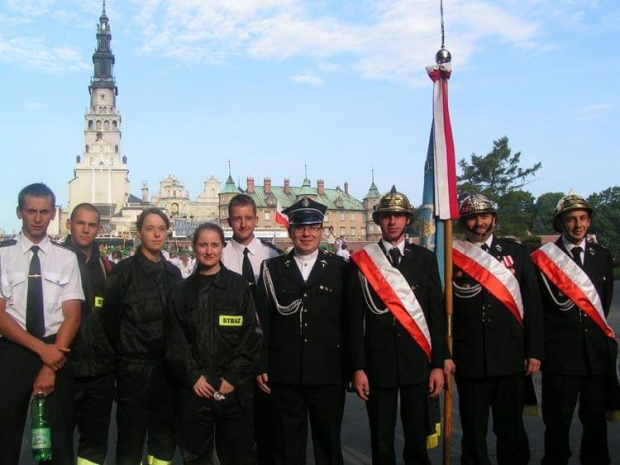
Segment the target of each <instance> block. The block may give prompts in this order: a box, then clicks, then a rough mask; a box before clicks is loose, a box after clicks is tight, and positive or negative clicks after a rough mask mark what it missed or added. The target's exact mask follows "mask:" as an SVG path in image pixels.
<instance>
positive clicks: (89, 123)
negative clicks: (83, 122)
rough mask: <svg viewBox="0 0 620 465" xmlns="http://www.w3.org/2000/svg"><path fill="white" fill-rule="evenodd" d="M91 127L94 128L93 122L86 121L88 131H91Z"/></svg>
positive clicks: (90, 120)
mask: <svg viewBox="0 0 620 465" xmlns="http://www.w3.org/2000/svg"><path fill="white" fill-rule="evenodd" d="M93 127H94V123H93V120H92V119H89V120H88V129H90V130H92V129H93Z"/></svg>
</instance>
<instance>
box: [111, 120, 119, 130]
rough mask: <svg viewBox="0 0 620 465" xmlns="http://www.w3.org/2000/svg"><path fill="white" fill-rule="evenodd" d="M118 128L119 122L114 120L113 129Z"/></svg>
mask: <svg viewBox="0 0 620 465" xmlns="http://www.w3.org/2000/svg"><path fill="white" fill-rule="evenodd" d="M116 128H118V123H117V122H116V121H112V129H116Z"/></svg>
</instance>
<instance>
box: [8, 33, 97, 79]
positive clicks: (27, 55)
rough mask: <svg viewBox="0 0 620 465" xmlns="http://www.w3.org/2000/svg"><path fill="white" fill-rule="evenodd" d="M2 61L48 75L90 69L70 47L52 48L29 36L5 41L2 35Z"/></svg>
mask: <svg viewBox="0 0 620 465" xmlns="http://www.w3.org/2000/svg"><path fill="white" fill-rule="evenodd" d="M0 61H5V62H8V63H15V64H18V65H20V66H22V67H24V68H26V69H36V70H41V71H44V72H48V73H60V72H64V71H75V70H78V69H90V66H89V64H88V63H87V62H85V61H84V60H83V59H82V57H81V55H80V53H79V52H77V51H76V50H74V49H72V48H70V47H51V48H50V47H49V46H47V44H46V43H45V42H44V41H43V40H41V39H38V38H34V37H28V36H18V37H13V38H10V39H5V38H4V37H2V36H1V35H0Z"/></svg>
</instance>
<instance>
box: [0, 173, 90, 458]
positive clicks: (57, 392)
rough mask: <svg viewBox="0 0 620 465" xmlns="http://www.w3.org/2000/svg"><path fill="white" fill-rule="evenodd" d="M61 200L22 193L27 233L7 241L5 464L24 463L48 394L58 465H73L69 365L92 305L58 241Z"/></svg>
mask: <svg viewBox="0 0 620 465" xmlns="http://www.w3.org/2000/svg"><path fill="white" fill-rule="evenodd" d="M54 206H55V196H54V193H53V192H52V191H51V190H50V188H49V187H47V186H46V185H45V184H40V183H37V184H31V185H29V186H26V187H25V188H24V189H22V191H21V192H20V193H19V197H18V207H17V217H18V218H19V219H21V220H22V232H21V234H19V235H18V236H17V238H16V239H14V240H10V241H5V242H3V243H2V244H0V336H2V337H0V392H2V395H1V396H0V412H2V414H1V415H0V463H3V464H4V463H6V464H15V463H18V462H19V455H20V450H21V440H22V434H23V429H24V423H25V421H26V415H27V412H28V402H29V400H30V397H31V396H32V395H43V396H45V397H48V404H49V411H50V422H51V431H52V438H51V440H52V456H53V459H54V462H55V463H73V431H72V429H73V374H72V372H71V365H70V364H66V361H67V357H68V356H69V352H70V349H69V347H70V345H71V342H72V341H73V338H74V336H75V334H76V332H77V330H78V327H79V325H80V314H81V301H82V300H84V293H83V291H82V283H81V281H80V271H79V267H78V261H77V258H76V256H75V254H74V253H73V252H72V251H70V250H68V249H66V248H64V247H61V246H59V245H57V244H54V243H52V242H51V241H50V239H49V237H48V236H47V227H48V226H49V224H50V222H51V221H52V220H53V219H54V216H55V208H54Z"/></svg>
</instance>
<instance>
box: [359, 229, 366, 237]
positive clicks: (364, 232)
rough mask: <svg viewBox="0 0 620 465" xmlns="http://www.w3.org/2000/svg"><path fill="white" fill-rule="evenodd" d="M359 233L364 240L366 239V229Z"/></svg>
mask: <svg viewBox="0 0 620 465" xmlns="http://www.w3.org/2000/svg"><path fill="white" fill-rule="evenodd" d="M360 233H361V235H362V238H365V237H366V228H362V229H361V231H360Z"/></svg>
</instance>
